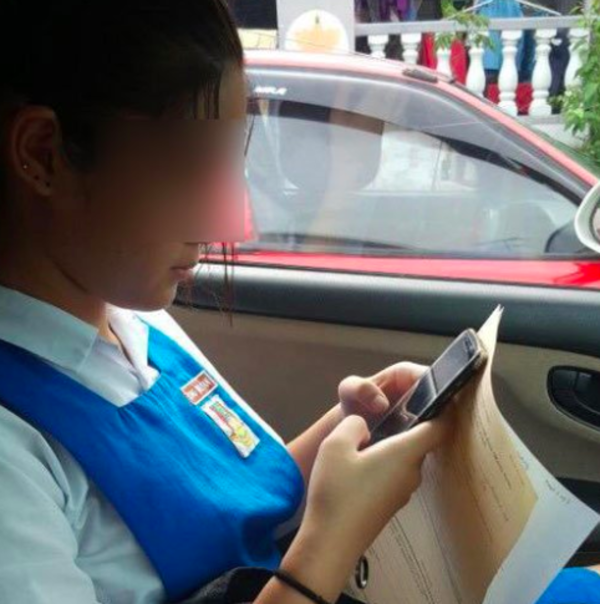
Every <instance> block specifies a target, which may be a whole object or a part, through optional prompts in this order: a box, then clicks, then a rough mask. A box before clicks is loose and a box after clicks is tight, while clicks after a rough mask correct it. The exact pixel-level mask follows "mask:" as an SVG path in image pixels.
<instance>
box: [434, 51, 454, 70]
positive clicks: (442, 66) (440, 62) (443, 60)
mask: <svg viewBox="0 0 600 604" xmlns="http://www.w3.org/2000/svg"><path fill="white" fill-rule="evenodd" d="M436 56H437V71H439V72H440V73H443V74H444V75H447V76H452V66H451V65H450V56H451V50H450V49H449V48H446V47H441V46H440V47H439V48H438V49H437V51H436Z"/></svg>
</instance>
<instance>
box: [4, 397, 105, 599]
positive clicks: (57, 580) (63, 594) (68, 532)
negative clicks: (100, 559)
mask: <svg viewBox="0 0 600 604" xmlns="http://www.w3.org/2000/svg"><path fill="white" fill-rule="evenodd" d="M58 465H59V463H58V460H56V457H55V455H54V452H53V451H52V449H51V447H50V446H49V444H48V443H47V441H46V440H45V439H44V438H43V436H42V435H41V434H40V433H39V432H37V431H36V430H35V429H34V428H32V427H31V426H29V425H28V424H26V423H25V422H23V421H22V420H20V419H19V418H18V417H16V416H15V415H13V414H12V413H10V412H9V411H7V410H6V409H4V408H2V407H0V485H2V487H1V491H0V544H1V547H0V604H55V603H56V604H99V603H98V600H97V598H96V594H95V590H94V586H93V583H92V581H91V579H90V577H89V576H87V575H86V574H85V573H84V572H83V571H82V570H81V569H80V568H79V567H78V566H77V564H76V562H75V560H76V556H77V541H76V538H75V535H74V533H73V531H72V529H71V526H70V524H69V521H68V518H67V517H66V515H65V512H64V508H65V504H66V497H67V495H66V494H65V492H64V490H63V489H62V488H61V487H60V485H59V483H58V481H57V478H56V476H55V475H54V473H53V470H54V466H58Z"/></svg>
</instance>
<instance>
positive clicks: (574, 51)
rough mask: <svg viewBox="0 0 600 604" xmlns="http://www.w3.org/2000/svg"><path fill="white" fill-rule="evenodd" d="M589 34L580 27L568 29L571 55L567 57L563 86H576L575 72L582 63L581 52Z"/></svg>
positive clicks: (577, 80)
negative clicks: (567, 63)
mask: <svg viewBox="0 0 600 604" xmlns="http://www.w3.org/2000/svg"><path fill="white" fill-rule="evenodd" d="M589 35H590V32H589V31H588V30H587V29H583V28H581V27H575V28H573V29H571V30H570V31H569V42H570V44H569V51H570V53H571V57H570V59H569V65H568V66H567V71H566V72H565V87H566V88H569V87H570V86H576V85H577V84H578V83H579V77H578V75H577V72H578V71H579V69H580V68H581V65H582V64H583V60H582V57H581V55H582V52H583V50H584V48H585V44H586V42H587V39H588V37H589Z"/></svg>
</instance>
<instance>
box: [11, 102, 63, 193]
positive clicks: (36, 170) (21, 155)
mask: <svg viewBox="0 0 600 604" xmlns="http://www.w3.org/2000/svg"><path fill="white" fill-rule="evenodd" d="M61 144H62V136H61V132H60V125H59V122H58V118H57V116H56V114H55V113H54V111H52V109H50V108H48V107H42V106H37V105H28V106H26V107H24V108H23V109H21V110H19V111H18V112H17V113H16V115H15V117H14V118H13V119H12V120H11V123H10V126H9V133H8V149H7V150H8V155H9V157H8V159H9V163H10V164H11V166H12V169H13V171H14V174H15V175H16V176H17V178H18V179H20V180H21V181H22V182H23V183H24V184H26V185H27V186H28V187H29V188H30V189H31V190H33V191H35V193H37V194H38V195H40V196H42V197H49V196H50V195H51V194H52V187H53V184H54V181H55V179H56V176H57V168H58V166H59V165H60V149H61Z"/></svg>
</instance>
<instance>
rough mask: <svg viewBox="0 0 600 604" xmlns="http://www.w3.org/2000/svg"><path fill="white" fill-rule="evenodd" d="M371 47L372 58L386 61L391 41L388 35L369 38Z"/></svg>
mask: <svg viewBox="0 0 600 604" xmlns="http://www.w3.org/2000/svg"><path fill="white" fill-rule="evenodd" d="M368 39H369V47H370V48H371V56H372V57H375V58H376V59H385V47H386V46H387V43H388V41H389V39H390V37H389V36H388V35H375V36H369V38H368Z"/></svg>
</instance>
